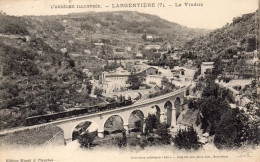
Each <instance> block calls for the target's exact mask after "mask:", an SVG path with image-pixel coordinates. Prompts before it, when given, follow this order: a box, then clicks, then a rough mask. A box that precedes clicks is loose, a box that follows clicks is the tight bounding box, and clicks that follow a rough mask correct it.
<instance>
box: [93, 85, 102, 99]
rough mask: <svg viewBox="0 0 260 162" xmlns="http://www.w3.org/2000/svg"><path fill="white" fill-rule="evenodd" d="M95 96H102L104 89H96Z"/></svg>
mask: <svg viewBox="0 0 260 162" xmlns="http://www.w3.org/2000/svg"><path fill="white" fill-rule="evenodd" d="M94 95H96V96H98V97H100V96H102V89H100V88H97V87H96V88H95V90H94Z"/></svg>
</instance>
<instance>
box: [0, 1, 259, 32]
mask: <svg viewBox="0 0 260 162" xmlns="http://www.w3.org/2000/svg"><path fill="white" fill-rule="evenodd" d="M129 3H154V4H155V6H156V7H152V8H151V7H150V8H148V7H139V8H138V7H135V8H133V7H131V8H113V7H112V5H114V6H116V4H129ZM185 3H197V4H203V6H190V7H187V6H185ZM161 4H164V6H165V7H161V6H162V5H161ZM176 4H181V5H182V6H180V7H175V5H176ZM53 5H75V7H76V5H100V6H101V7H102V8H94V9H93V8H70V9H64V8H63V9H52V8H51V6H53ZM170 5H172V6H170ZM106 6H108V7H106ZM257 9H258V0H0V10H1V11H3V12H5V13H6V14H8V15H15V16H23V15H64V14H68V13H72V12H89V11H95V12H104V11H122V10H128V11H138V12H143V13H148V14H152V15H157V16H159V17H161V18H163V19H166V20H168V21H171V22H175V23H178V24H181V25H184V26H187V27H192V28H205V29H216V28H220V27H222V26H224V25H226V24H227V23H230V22H232V19H233V18H234V17H238V16H241V15H242V14H246V13H251V12H254V11H256V10H257Z"/></svg>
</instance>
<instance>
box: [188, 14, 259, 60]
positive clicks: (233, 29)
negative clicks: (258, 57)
mask: <svg viewBox="0 0 260 162" xmlns="http://www.w3.org/2000/svg"><path fill="white" fill-rule="evenodd" d="M256 12H257V13H255V12H254V13H249V14H244V15H243V16H241V17H235V18H234V19H233V22H232V23H231V24H226V25H225V26H223V27H222V28H220V29H217V30H214V31H212V32H210V33H209V34H207V35H205V36H202V37H198V38H195V39H192V40H191V41H188V42H187V43H186V46H185V47H186V48H187V49H189V50H193V51H196V52H200V53H202V54H204V55H205V56H206V57H209V55H210V56H214V54H217V55H221V56H224V55H227V54H231V55H232V54H236V52H242V51H246V52H252V51H254V50H255V49H256V43H255V42H256V33H257V31H258V23H259V18H258V15H259V14H258V11H256ZM224 57H225V56H224Z"/></svg>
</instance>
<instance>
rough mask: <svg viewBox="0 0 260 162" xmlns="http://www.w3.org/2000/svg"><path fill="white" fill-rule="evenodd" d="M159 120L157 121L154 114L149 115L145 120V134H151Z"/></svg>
mask: <svg viewBox="0 0 260 162" xmlns="http://www.w3.org/2000/svg"><path fill="white" fill-rule="evenodd" d="M158 123H159V120H158V119H157V117H156V115H155V114H149V115H148V117H147V118H146V120H145V124H146V126H145V134H148V133H150V132H153V129H154V128H156V126H157V125H158Z"/></svg>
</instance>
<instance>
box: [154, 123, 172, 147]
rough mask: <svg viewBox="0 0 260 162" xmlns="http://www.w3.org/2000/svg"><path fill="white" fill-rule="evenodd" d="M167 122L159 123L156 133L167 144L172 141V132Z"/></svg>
mask: <svg viewBox="0 0 260 162" xmlns="http://www.w3.org/2000/svg"><path fill="white" fill-rule="evenodd" d="M168 128H169V126H168V125H167V124H166V123H162V124H158V125H157V130H156V132H155V133H156V134H157V135H158V136H159V137H160V139H161V142H162V144H164V145H167V144H170V143H171V134H170V130H169V129H168Z"/></svg>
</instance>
